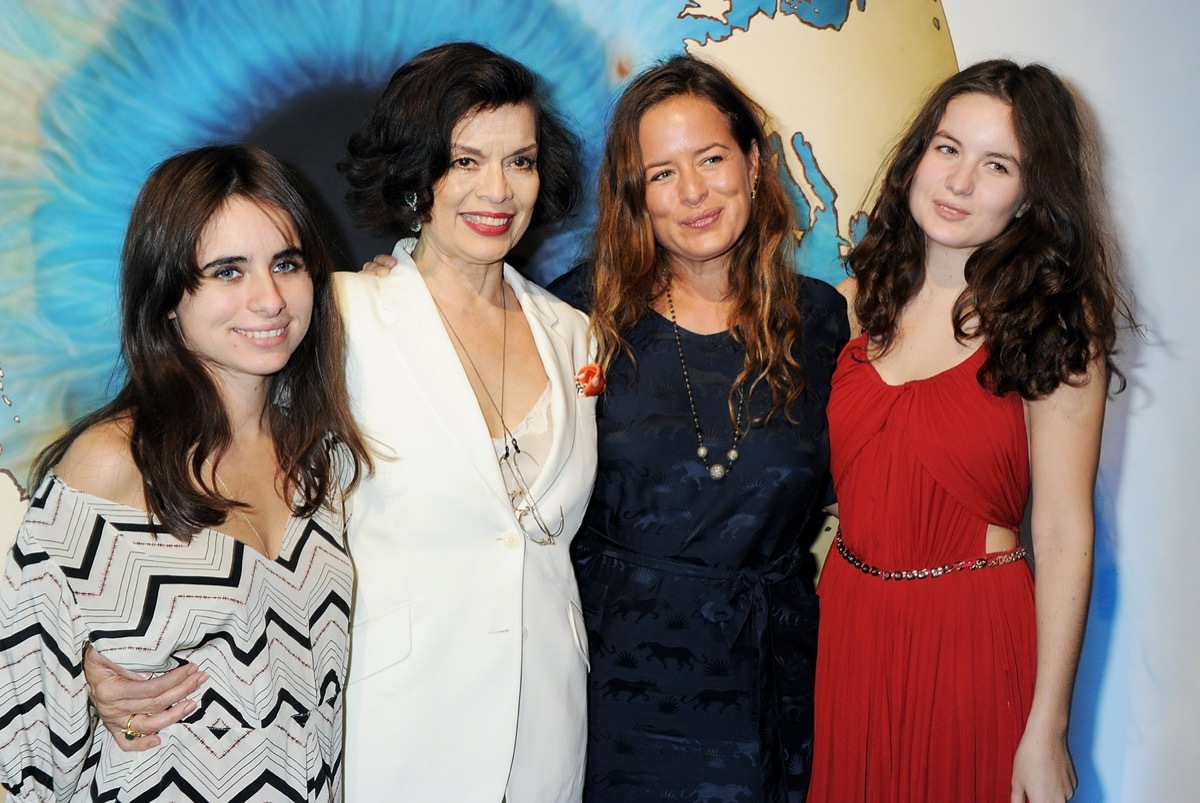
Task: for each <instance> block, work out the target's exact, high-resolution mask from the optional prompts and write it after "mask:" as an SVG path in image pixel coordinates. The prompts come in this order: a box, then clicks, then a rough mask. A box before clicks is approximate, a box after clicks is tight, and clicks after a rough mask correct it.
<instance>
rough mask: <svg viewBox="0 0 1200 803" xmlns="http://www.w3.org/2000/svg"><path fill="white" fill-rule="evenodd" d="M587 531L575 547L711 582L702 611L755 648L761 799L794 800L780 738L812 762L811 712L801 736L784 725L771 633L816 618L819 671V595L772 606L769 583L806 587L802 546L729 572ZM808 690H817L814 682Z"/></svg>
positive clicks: (701, 599) (733, 638) (732, 640)
mask: <svg viewBox="0 0 1200 803" xmlns="http://www.w3.org/2000/svg"><path fill="white" fill-rule="evenodd" d="M581 535H582V536H583V537H582V538H579V539H577V541H576V548H577V549H579V550H581V551H584V552H589V551H594V552H600V553H601V554H603V555H605V556H606V557H609V558H612V559H614V560H618V561H622V562H624V563H627V564H632V565H634V566H643V567H646V568H650V569H656V570H658V571H661V572H664V573H666V574H671V575H675V576H677V577H695V578H700V579H704V580H708V581H709V582H708V583H707V588H706V589H705V590H704V591H703V592H701V593H700V594H699V595H697V597H696V610H697V611H698V612H699V614H700V616H701V617H702V618H703V619H704V620H705V621H707V622H710V623H712V624H714V625H716V626H717V627H719V628H720V630H721V632H722V634H723V635H724V637H725V641H726V643H727V644H728V645H729V649H730V651H731V652H732V651H734V650H735V649H737V648H739V647H740V648H742V649H749V651H750V653H751V657H752V662H753V663H752V672H753V677H754V681H755V686H756V687H757V688H756V689H755V690H754V693H752V694H751V695H750V700H751V716H752V717H753V719H754V721H755V723H756V724H757V725H758V731H759V745H760V751H759V753H760V760H761V762H762V772H763V784H764V798H763V799H764V800H767V801H775V800H781V801H786V800H788V799H789V798H788V787H789V786H792V785H793V784H794V779H795V778H796V777H797V776H793V777H792V778H788V777H787V773H786V771H785V767H784V765H783V760H782V757H783V744H782V742H783V741H784V739H785V738H786V737H787V736H792V735H796V736H798V738H799V739H800V741H801V742H802V744H799V745H796V746H794V749H795V750H799V751H802V752H805V753H807V755H808V757H809V759H810V760H809V761H807V762H804V766H805V767H808V766H810V765H811V756H812V752H811V750H812V748H811V745H812V712H811V707H809V709H808V711H807V712H806V716H804V717H802V720H803V721H801V722H799V723H797V724H798V725H799V733H798V734H793V731H792V730H791V728H790V727H780V726H781V725H782V724H783V721H782V719H781V711H780V700H779V699H778V694H777V691H776V682H775V671H776V669H775V665H776V663H777V661H776V655H777V649H776V641H777V640H778V639H777V638H772V631H773V630H774V629H776V626H785V627H788V626H790V627H796V626H797V625H800V626H801V628H802V629H804V628H805V623H803V622H798V621H796V620H797V619H805V618H808V617H806V613H807V614H808V615H809V617H810V618H811V619H812V620H813V621H812V622H810V623H808V626H809V627H810V628H811V655H808V656H805V657H806V658H807V659H808V660H809V661H810V662H811V664H812V666H813V667H814V668H815V658H816V656H815V647H816V626H815V625H816V623H815V619H816V598H815V597H813V596H812V595H808V594H807V592H805V596H806V598H807V599H808V600H809V601H811V603H812V606H811V609H810V611H809V612H801V611H797V610H788V609H786V607H784V606H780V607H779V608H777V609H775V610H772V606H771V599H770V596H771V595H770V587H771V586H776V585H782V584H783V583H786V582H789V581H790V582H791V583H794V584H795V585H796V586H798V587H800V588H801V589H802V588H803V584H802V583H801V581H800V578H799V577H798V576H797V575H796V571H797V569H798V568H799V567H800V566H801V565H803V561H802V560H801V558H802V554H801V548H800V546H799V545H797V546H796V547H794V548H793V549H791V550H789V551H788V552H786V553H785V554H783V555H781V556H780V557H778V558H776V559H775V560H773V561H771V562H770V563H768V564H766V565H764V566H762V567H759V568H751V567H742V568H740V569H725V568H721V567H716V566H704V565H702V564H697V563H691V562H688V561H681V560H677V559H674V558H666V557H656V556H652V555H643V554H641V553H639V552H634V551H632V550H629V549H626V548H624V547H622V546H620V545H618V544H616V543H614V542H612V541H611V540H610V539H609V538H608V537H607V536H605V535H604V534H603V533H602V532H600V531H599V530H597V529H596V528H595V527H591V526H588V527H586V528H585V530H584V532H583V533H581ZM784 598H785V599H786V597H784ZM772 614H774V615H772ZM775 620H778V621H775ZM790 646H793V645H786V646H784V647H783V649H784V652H785V654H787V653H790V652H791V650H789V649H788V647H790ZM809 689H810V690H811V685H810V686H809ZM785 731H786V733H785ZM807 775H808V772H807V769H806V770H805V772H804V774H803V775H802V776H798V777H800V778H802V779H803V780H802V782H801V786H802V787H804V788H807Z"/></svg>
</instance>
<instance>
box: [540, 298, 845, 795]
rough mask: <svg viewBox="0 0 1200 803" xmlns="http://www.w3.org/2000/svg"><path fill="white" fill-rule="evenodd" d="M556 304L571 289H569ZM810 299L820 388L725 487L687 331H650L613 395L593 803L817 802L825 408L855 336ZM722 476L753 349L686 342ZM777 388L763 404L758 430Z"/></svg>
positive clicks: (655, 319) (602, 467)
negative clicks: (737, 394) (686, 375)
mask: <svg viewBox="0 0 1200 803" xmlns="http://www.w3.org/2000/svg"><path fill="white" fill-rule="evenodd" d="M552 289H554V288H552ZM844 310H845V305H844V302H843V301H842V299H841V297H840V296H838V295H837V294H836V292H835V291H834V290H833V288H831V287H830V286H829V285H827V284H824V283H822V282H817V281H813V280H806V281H805V283H804V289H803V295H802V298H801V311H802V314H803V316H804V320H805V328H804V342H803V344H802V349H803V352H802V353H803V360H804V366H805V380H806V390H805V392H804V395H803V397H802V398H801V399H800V400H798V401H797V402H796V403H795V404H794V405H792V408H791V410H790V413H791V418H792V420H791V421H788V420H785V418H784V417H783V416H780V415H776V416H774V417H772V419H771V420H770V421H769V422H767V423H766V424H765V425H761V424H759V425H755V426H753V427H751V428H750V429H749V431H748V432H747V433H746V434H745V436H744V437H743V439H742V441H741V443H740V444H739V447H738V449H739V452H740V456H739V458H738V460H737V462H736V464H735V466H734V468H733V470H732V471H731V472H730V473H729V474H728V475H727V476H726V477H725V478H724V479H723V480H721V481H719V482H718V481H714V480H712V479H711V478H710V477H709V475H708V472H707V471H706V470H705V468H704V465H703V464H702V463H701V461H700V460H699V458H698V457H697V456H696V445H697V444H696V434H695V427H694V424H693V419H692V413H691V410H690V408H689V405H688V399H687V395H686V392H685V390H684V385H683V375H682V371H681V368H680V364H679V355H678V353H677V350H676V344H675V340H674V335H673V333H672V328H671V323H670V321H668V320H666V319H664V318H662V317H661V316H658V315H652V316H650V317H648V318H646V319H644V320H642V321H640V322H639V323H638V324H637V326H636V327H635V328H634V330H633V331H632V333H631V335H630V345H631V347H632V349H633V353H634V357H635V360H636V366H635V365H634V363H633V362H632V361H631V360H630V359H629V358H628V357H627V356H625V355H622V356H620V357H619V358H618V359H617V360H616V361H615V362H614V363H613V365H612V366H611V367H610V370H609V375H608V376H607V378H606V379H607V387H606V389H605V392H604V394H603V395H602V396H600V397H599V405H598V407H597V426H598V435H599V471H598V474H597V478H596V486H595V491H594V492H593V496H592V502H591V506H590V507H589V509H588V515H587V518H586V520H585V528H584V530H583V531H581V532H580V534H579V536H578V537H577V538H576V541H575V550H574V557H575V565H576V570H577V574H578V579H579V589H580V596H581V598H582V600H583V604H584V618H585V620H586V622H587V627H588V638H589V642H590V656H591V667H592V668H591V673H590V676H589V707H588V717H589V722H588V762H587V779H586V786H585V792H584V800H585V801H587V802H588V803H597V802H598V801H613V802H614V803H616V801H620V802H621V803H629V802H630V801H650V800H653V801H661V800H689V801H694V800H706V801H735V802H736V801H764V800H765V801H780V800H782V801H797V800H803V797H804V794H805V790H806V788H807V782H808V774H809V767H810V762H811V756H812V752H811V751H812V716H813V713H812V706H813V697H812V695H813V673H814V667H815V663H814V660H815V659H814V655H815V648H816V627H817V600H816V597H815V596H813V595H812V593H811V580H812V569H813V567H812V565H811V563H809V560H810V556H809V553H808V547H809V545H810V544H811V542H812V538H813V532H812V530H814V529H815V528H816V526H818V525H819V523H820V519H821V518H823V516H819V515H817V513H818V511H819V509H820V507H821V506H822V505H823V504H825V503H826V502H827V501H829V500H828V499H827V498H826V493H827V491H828V489H829V481H828V465H829V446H828V434H827V427H826V423H825V403H826V400H827V399H828V395H829V387H830V378H831V375H832V372H833V365H834V361H835V358H836V355H837V353H838V351H839V350H840V349H841V347H842V345H843V344H844V343H845V341H846V339H847V336H848V331H847V324H846V319H845V312H844ZM680 334H681V338H682V342H683V348H684V352H685V356H686V359H687V364H688V370H689V372H690V375H691V382H692V388H693V393H694V396H695V400H696V407H697V410H698V412H699V416H700V421H701V423H702V425H703V427H704V441H705V443H706V444H707V445H708V447H709V450H710V455H711V456H710V460H715V461H718V462H724V455H725V452H726V450H728V449H729V446H730V441H731V435H732V421H731V416H730V412H729V390H730V385H731V382H732V380H733V378H734V377H735V376H737V374H738V373H739V372H740V370H741V368H742V365H743V361H744V352H743V350H742V349H741V347H740V346H738V344H737V343H736V342H735V341H734V339H733V338H732V337H731V336H730V335H729V334H728V333H719V334H715V335H697V334H694V333H689V332H686V331H681V332H680ZM768 406H769V400H768V395H767V393H766V390H765V388H762V387H759V388H758V389H757V390H756V391H755V393H754V394H753V396H752V397H751V399H750V413H751V415H752V416H754V417H757V416H761V415H762V414H764V413H765V412H766V410H767V408H768Z"/></svg>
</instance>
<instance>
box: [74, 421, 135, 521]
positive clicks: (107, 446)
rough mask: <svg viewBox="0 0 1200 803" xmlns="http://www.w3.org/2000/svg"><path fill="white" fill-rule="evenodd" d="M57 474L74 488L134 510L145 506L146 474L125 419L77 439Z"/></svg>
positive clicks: (109, 423) (90, 431)
mask: <svg viewBox="0 0 1200 803" xmlns="http://www.w3.org/2000/svg"><path fill="white" fill-rule="evenodd" d="M54 473H55V474H56V475H58V477H59V478H60V479H61V480H62V481H63V482H65V483H67V484H68V485H70V486H71V487H72V488H75V489H77V490H80V491H83V492H84V493H86V494H91V495H92V496H98V497H101V498H102V499H109V500H111V501H113V502H118V503H120V504H123V505H129V506H131V507H139V508H142V507H145V497H144V495H143V493H142V474H141V472H140V471H138V469H137V466H136V465H135V464H134V462H133V452H132V451H131V450H130V448H129V419H128V418H127V417H125V416H121V417H119V418H115V419H113V420H110V421H105V422H102V423H100V424H96V425H95V426H92V427H89V428H88V429H86V430H84V431H83V433H82V434H81V435H80V436H79V437H78V438H76V439H75V442H74V443H72V444H71V446H70V448H68V449H67V453H66V454H64V455H63V459H62V460H61V461H59V464H58V465H57V466H56V467H55V469H54Z"/></svg>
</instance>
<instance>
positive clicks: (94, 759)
mask: <svg viewBox="0 0 1200 803" xmlns="http://www.w3.org/2000/svg"><path fill="white" fill-rule="evenodd" d="M336 507H337V508H338V511H339V512H337V513H331V512H330V511H328V510H322V511H321V512H320V513H319V514H318V515H317V516H315V517H314V518H312V519H309V520H305V519H297V518H294V517H293V518H292V519H290V520H289V522H288V527H287V533H286V534H285V535H284V538H283V544H282V547H281V550H280V554H279V557H278V558H277V559H276V560H273V561H272V560H270V559H268V558H266V557H264V556H262V555H261V554H259V553H258V552H256V551H255V550H253V549H249V548H247V547H245V546H244V545H242V544H241V543H240V542H238V541H235V540H234V539H233V538H230V537H229V536H227V535H224V534H222V533H219V532H216V531H214V530H203V531H201V532H200V533H199V534H197V535H196V536H195V537H194V538H193V539H192V540H191V543H184V542H183V541H180V540H178V539H175V538H171V537H158V538H157V539H156V538H154V537H152V536H151V535H149V533H148V529H149V528H148V527H147V521H146V514H145V513H144V512H142V511H139V510H136V509H133V508H129V507H126V506H124V505H118V504H115V503H113V502H109V501H106V500H104V499H100V498H97V497H94V496H89V495H87V494H84V493H82V492H80V491H77V490H76V489H74V488H71V487H70V486H68V485H66V484H64V483H63V482H62V481H61V480H59V479H57V478H55V477H49V478H47V480H46V481H45V482H44V483H43V484H42V486H41V487H40V488H39V489H38V491H37V493H36V495H35V497H34V499H33V500H32V504H31V505H30V508H29V512H28V513H27V514H26V516H25V520H24V522H23V523H22V525H21V529H20V532H19V533H18V536H17V541H16V544H15V545H14V547H13V549H12V551H11V552H10V553H9V556H8V561H7V566H6V569H5V576H4V580H3V583H2V586H0V780H2V782H3V784H4V786H5V787H6V788H8V789H9V791H10V799H11V800H16V801H25V800H39V801H40V800H57V801H81V800H120V801H150V800H155V801H160V800H164V801H165V800H170V801H204V802H205V803H214V802H215V801H243V800H244V801H255V802H256V803H258V802H259V801H291V800H299V801H339V800H341V798H342V779H341V767H342V688H343V684H344V682H345V677H346V668H347V658H348V633H349V630H348V621H349V614H350V601H351V594H352V592H353V582H354V581H353V567H352V565H351V563H350V559H349V557H348V555H347V553H346V544H345V527H344V522H343V521H342V518H341V514H340V510H341V505H337V506H336ZM89 641H90V642H91V643H92V644H93V645H95V647H96V649H98V650H99V651H100V652H101V653H103V654H104V655H106V656H107V657H109V658H111V659H112V660H113V661H115V662H117V663H118V664H120V665H122V666H125V667H127V668H129V669H133V670H136V671H146V672H155V673H158V672H164V671H166V670H168V669H171V668H173V667H176V666H179V665H180V664H181V663H183V662H185V661H192V662H194V663H196V664H198V665H199V666H200V668H201V669H203V670H205V671H206V672H207V673H208V676H209V677H208V681H207V682H206V683H205V684H204V685H203V686H202V687H201V688H200V689H199V690H198V691H197V692H196V693H195V694H194V695H193V696H194V697H195V698H196V699H197V700H198V701H199V703H200V707H199V708H198V709H197V710H196V712H194V713H193V714H192V715H191V716H189V717H188V718H187V720H186V721H185V722H184V723H181V724H179V725H175V726H172V727H170V728H168V729H166V730H164V731H163V732H162V733H161V737H162V744H161V745H160V746H159V747H157V748H154V749H152V750H148V751H144V752H140V753H123V752H121V751H120V750H119V749H118V748H117V746H116V744H115V742H114V740H113V738H112V736H110V735H109V734H108V732H107V731H105V730H104V727H103V725H102V724H101V723H100V722H99V720H98V718H97V717H96V716H95V714H94V712H92V711H90V710H89V705H88V697H87V689H86V687H85V682H84V676H83V671H82V670H83V664H82V661H83V647H84V644H85V643H86V642H89Z"/></svg>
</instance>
